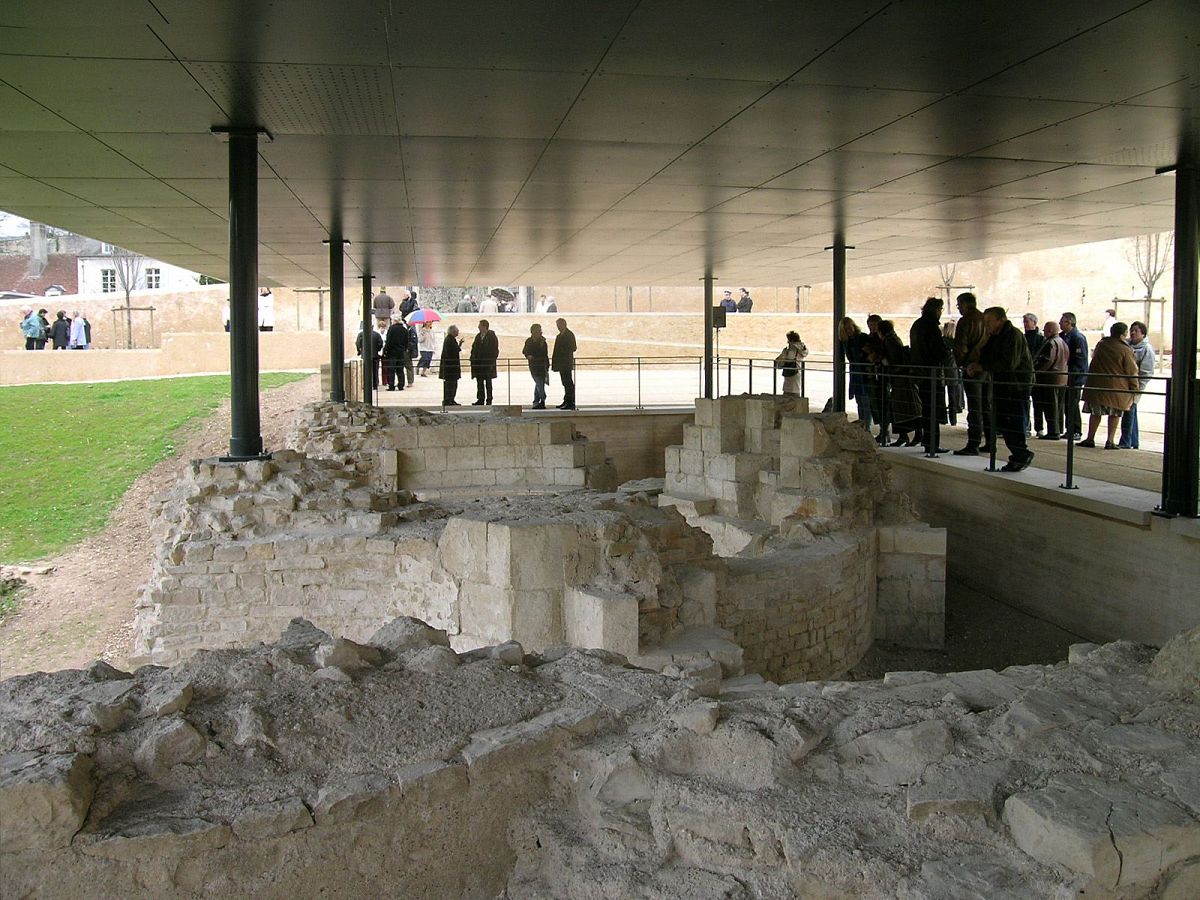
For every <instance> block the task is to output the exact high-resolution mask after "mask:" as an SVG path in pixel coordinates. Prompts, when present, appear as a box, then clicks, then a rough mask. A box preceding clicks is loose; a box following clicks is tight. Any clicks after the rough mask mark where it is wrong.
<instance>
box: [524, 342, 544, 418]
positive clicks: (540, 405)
mask: <svg viewBox="0 0 1200 900" xmlns="http://www.w3.org/2000/svg"><path fill="white" fill-rule="evenodd" d="M521 355H522V356H524V357H525V359H527V360H528V361H529V374H530V375H531V376H532V377H533V408H534V409H545V408H546V378H547V377H548V376H549V375H550V353H549V350H548V348H547V346H546V339H545V338H544V337H542V326H541V325H537V324H534V325H530V326H529V337H528V338H526V339H525V346H524V348H522V350H521Z"/></svg>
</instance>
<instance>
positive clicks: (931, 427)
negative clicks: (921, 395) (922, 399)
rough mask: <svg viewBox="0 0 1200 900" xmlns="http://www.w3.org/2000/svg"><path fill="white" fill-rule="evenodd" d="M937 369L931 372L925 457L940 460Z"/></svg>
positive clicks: (932, 369) (931, 369)
mask: <svg viewBox="0 0 1200 900" xmlns="http://www.w3.org/2000/svg"><path fill="white" fill-rule="evenodd" d="M937 432H938V423H937V369H936V368H930V370H929V423H928V426H927V428H926V431H925V456H926V458H928V459H937V458H938V452H937V450H938V433H937Z"/></svg>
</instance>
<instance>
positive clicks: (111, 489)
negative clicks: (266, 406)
mask: <svg viewBox="0 0 1200 900" xmlns="http://www.w3.org/2000/svg"><path fill="white" fill-rule="evenodd" d="M305 377H307V376H305V375H302V374H288V373H266V374H263V375H261V376H260V384H261V386H262V387H263V388H264V389H266V388H272V387H278V386H279V385H281V384H287V383H288V382H292V381H298V380H300V379H301V378H305ZM228 396H229V377H228V376H224V375H216V376H206V377H202V378H163V379H155V380H151V381H120V382H110V383H104V384H36V385H22V386H19V387H6V388H0V423H3V427H0V563H14V562H25V561H28V560H33V559H38V558H40V557H43V556H48V555H49V554H52V553H55V552H57V551H58V550H61V549H62V548H63V547H65V546H67V545H68V544H71V543H74V542H76V541H78V540H80V539H81V538H83V537H86V536H87V535H89V534H93V533H95V532H96V531H99V530H100V529H101V528H103V527H104V523H105V521H106V520H107V519H108V515H109V513H110V512H112V510H113V508H114V507H115V506H116V504H117V502H118V501H119V500H120V499H121V497H122V495H124V493H125V491H127V490H128V489H129V486H130V485H131V484H132V483H133V480H134V479H135V478H137V476H138V475H140V474H142V473H143V472H145V471H146V470H147V469H149V468H150V467H151V466H153V465H154V464H155V463H156V462H158V461H159V460H161V459H163V458H164V457H167V456H169V455H171V454H172V453H173V452H174V451H175V446H174V441H175V440H176V437H177V435H178V434H179V431H180V429H181V428H182V427H183V426H184V425H186V424H187V423H188V422H190V421H192V420H194V419H196V418H198V417H201V416H205V415H207V414H208V413H210V412H212V410H214V409H216V408H217V406H218V405H219V404H220V402H221V401H222V400H223V399H225V398H226V397H228Z"/></svg>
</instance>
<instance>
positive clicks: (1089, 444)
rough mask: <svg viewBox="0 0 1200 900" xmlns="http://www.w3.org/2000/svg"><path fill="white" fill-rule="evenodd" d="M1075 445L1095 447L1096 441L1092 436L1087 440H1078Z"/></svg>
mask: <svg viewBox="0 0 1200 900" xmlns="http://www.w3.org/2000/svg"><path fill="white" fill-rule="evenodd" d="M1075 446H1076V447H1095V446H1096V442H1095V441H1093V440H1092V439H1091V438H1088V439H1087V440H1086V441H1076V442H1075Z"/></svg>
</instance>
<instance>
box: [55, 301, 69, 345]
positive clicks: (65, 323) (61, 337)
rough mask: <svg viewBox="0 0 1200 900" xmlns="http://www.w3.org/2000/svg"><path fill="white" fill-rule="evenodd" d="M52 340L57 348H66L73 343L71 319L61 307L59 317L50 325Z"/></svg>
mask: <svg viewBox="0 0 1200 900" xmlns="http://www.w3.org/2000/svg"><path fill="white" fill-rule="evenodd" d="M50 341H51V343H52V344H53V346H54V349H55V350H66V349H67V347H68V346H70V344H71V320H70V319H68V318H67V314H66V312H64V311H63V310H61V309H60V310H59V311H58V318H56V319H55V320H54V324H53V325H51V326H50Z"/></svg>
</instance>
